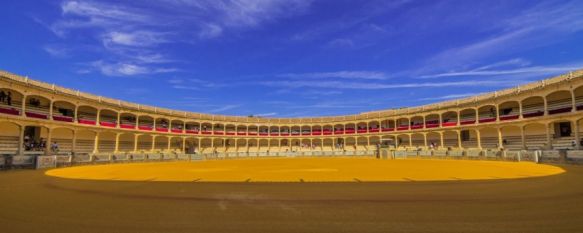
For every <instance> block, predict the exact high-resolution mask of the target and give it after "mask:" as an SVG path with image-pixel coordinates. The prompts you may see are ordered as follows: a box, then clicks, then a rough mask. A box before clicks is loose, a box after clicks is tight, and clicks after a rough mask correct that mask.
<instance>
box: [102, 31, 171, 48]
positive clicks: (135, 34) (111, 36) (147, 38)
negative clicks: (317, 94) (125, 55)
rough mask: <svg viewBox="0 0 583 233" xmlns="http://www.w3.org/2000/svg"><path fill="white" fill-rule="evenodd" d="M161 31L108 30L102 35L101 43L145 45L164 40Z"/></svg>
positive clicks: (155, 43)
mask: <svg viewBox="0 0 583 233" xmlns="http://www.w3.org/2000/svg"><path fill="white" fill-rule="evenodd" d="M165 41H166V40H165V39H163V34H162V33H157V32H151V31H132V32H119V31H113V32H108V33H106V34H105V35H104V36H103V43H105V44H109V45H125V46H134V47H147V46H153V45H157V44H160V43H163V42H165Z"/></svg>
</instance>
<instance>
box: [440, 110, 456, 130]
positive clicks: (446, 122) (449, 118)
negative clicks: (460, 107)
mask: <svg viewBox="0 0 583 233" xmlns="http://www.w3.org/2000/svg"><path fill="white" fill-rule="evenodd" d="M441 121H442V122H441V126H443V127H450V126H457V123H458V117H457V112H455V111H448V112H444V113H443V114H441Z"/></svg>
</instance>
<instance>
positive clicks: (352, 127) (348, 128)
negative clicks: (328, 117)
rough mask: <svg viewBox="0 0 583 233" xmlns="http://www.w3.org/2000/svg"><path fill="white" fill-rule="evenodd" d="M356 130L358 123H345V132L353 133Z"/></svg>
mask: <svg viewBox="0 0 583 233" xmlns="http://www.w3.org/2000/svg"><path fill="white" fill-rule="evenodd" d="M355 132H356V124H354V123H348V124H346V125H344V133H345V134H353V133H355Z"/></svg>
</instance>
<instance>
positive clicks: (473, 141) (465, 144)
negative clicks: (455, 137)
mask: <svg viewBox="0 0 583 233" xmlns="http://www.w3.org/2000/svg"><path fill="white" fill-rule="evenodd" d="M462 147H464V148H475V147H478V141H477V140H476V138H470V140H467V141H462Z"/></svg>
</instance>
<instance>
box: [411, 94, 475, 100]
mask: <svg viewBox="0 0 583 233" xmlns="http://www.w3.org/2000/svg"><path fill="white" fill-rule="evenodd" d="M479 94H481V93H465V94H451V95H444V96H437V97H427V98H421V99H419V100H436V101H437V100H449V99H460V98H465V97H470V96H476V95H479Z"/></svg>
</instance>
